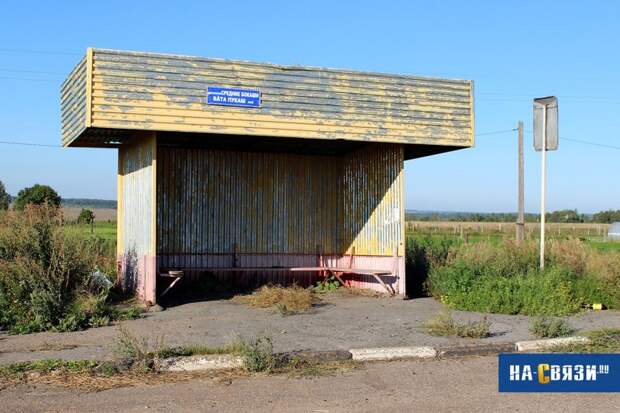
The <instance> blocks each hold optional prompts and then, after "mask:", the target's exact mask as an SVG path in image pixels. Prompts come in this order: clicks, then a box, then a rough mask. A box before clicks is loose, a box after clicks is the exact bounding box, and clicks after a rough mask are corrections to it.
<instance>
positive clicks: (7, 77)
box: [0, 76, 60, 83]
mask: <svg viewBox="0 0 620 413" xmlns="http://www.w3.org/2000/svg"><path fill="white" fill-rule="evenodd" d="M0 79H4V80H26V81H29V82H54V83H60V80H59V79H34V78H31V77H12V76H11V77H9V76H0Z"/></svg>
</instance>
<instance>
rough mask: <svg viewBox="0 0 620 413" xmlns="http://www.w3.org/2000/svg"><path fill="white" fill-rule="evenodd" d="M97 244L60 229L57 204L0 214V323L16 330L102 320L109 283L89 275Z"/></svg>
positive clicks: (61, 327)
mask: <svg viewBox="0 0 620 413" xmlns="http://www.w3.org/2000/svg"><path fill="white" fill-rule="evenodd" d="M101 255H102V254H101V244H100V243H97V242H93V241H92V240H89V239H85V238H80V237H78V236H75V235H70V234H68V233H67V232H66V231H64V228H63V225H62V217H61V214H60V212H59V209H58V208H57V207H54V206H49V205H43V206H28V207H26V208H25V210H24V211H7V212H3V213H1V214H0V327H1V328H2V329H7V330H10V331H12V332H15V333H26V332H35V331H44V330H50V329H56V330H63V331H65V330H76V329H80V328H84V327H88V326H90V325H93V324H96V325H99V324H104V323H105V321H106V317H108V319H109V317H110V314H109V313H110V311H111V310H109V308H108V306H107V305H105V301H106V297H107V294H108V291H107V288H106V287H103V286H101V285H92V283H91V278H90V275H91V273H92V272H93V271H94V270H95V269H96V268H97V267H98V264H100V263H101V262H102V257H101Z"/></svg>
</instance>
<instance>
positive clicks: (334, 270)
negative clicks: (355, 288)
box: [159, 267, 396, 297]
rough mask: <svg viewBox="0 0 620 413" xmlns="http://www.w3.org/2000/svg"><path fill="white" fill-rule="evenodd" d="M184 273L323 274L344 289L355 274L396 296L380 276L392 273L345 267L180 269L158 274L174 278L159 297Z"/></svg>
mask: <svg viewBox="0 0 620 413" xmlns="http://www.w3.org/2000/svg"><path fill="white" fill-rule="evenodd" d="M184 271H205V272H257V271H271V272H273V271H285V272H314V271H316V272H321V273H324V274H326V275H327V274H330V275H333V276H334V277H336V279H337V280H338V281H339V282H340V284H342V285H343V286H344V287H346V284H345V282H344V281H343V280H342V276H343V275H344V274H356V275H369V276H371V277H373V278H374V279H375V280H377V282H378V283H379V284H381V285H382V286H383V288H385V291H387V293H388V294H389V295H394V294H396V291H394V289H393V288H391V287H388V285H387V284H385V283H384V282H383V280H382V279H381V276H382V275H392V271H388V270H372V269H357V268H347V267H232V268H231V267H224V268H217V267H202V268H180V269H176V270H170V271H169V272H168V273H160V274H159V276H160V277H164V278H174V281H172V283H171V284H170V285H169V286H168V288H166V290H164V292H163V293H162V294H161V295H160V297H163V296H164V295H165V294H166V293H167V292H168V291H170V289H172V287H174V285H175V284H177V283H178V282H179V280H180V279H181V278H182V277H183V273H184Z"/></svg>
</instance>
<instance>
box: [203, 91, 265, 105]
mask: <svg viewBox="0 0 620 413" xmlns="http://www.w3.org/2000/svg"><path fill="white" fill-rule="evenodd" d="M207 104H209V105H224V106H240V107H245V108H259V107H260V91H258V90H248V89H233V88H226V87H216V86H209V87H208V89H207Z"/></svg>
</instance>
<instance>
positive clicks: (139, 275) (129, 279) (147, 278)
mask: <svg viewBox="0 0 620 413" xmlns="http://www.w3.org/2000/svg"><path fill="white" fill-rule="evenodd" d="M117 268H118V274H117V277H118V278H117V279H118V282H119V284H120V285H121V287H122V288H123V290H124V291H129V292H131V291H135V293H136V296H137V297H138V298H139V299H140V300H141V301H144V302H147V303H151V304H155V302H156V293H155V291H156V287H157V286H156V280H157V260H156V258H155V257H153V256H148V255H137V254H131V253H129V254H125V255H121V256H119V257H118V258H117Z"/></svg>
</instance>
